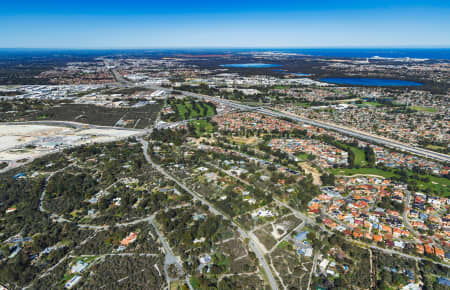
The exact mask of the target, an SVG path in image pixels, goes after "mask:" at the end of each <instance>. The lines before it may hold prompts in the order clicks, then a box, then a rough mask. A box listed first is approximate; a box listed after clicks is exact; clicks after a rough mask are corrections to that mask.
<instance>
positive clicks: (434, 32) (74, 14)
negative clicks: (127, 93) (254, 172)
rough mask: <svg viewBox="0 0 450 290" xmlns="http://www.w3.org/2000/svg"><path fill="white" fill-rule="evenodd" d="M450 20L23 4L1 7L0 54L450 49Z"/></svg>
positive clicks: (354, 7)
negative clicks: (120, 50) (0, 50)
mask: <svg viewBox="0 0 450 290" xmlns="http://www.w3.org/2000/svg"><path fill="white" fill-rule="evenodd" d="M367 2H370V3H367ZM448 15H450V3H448V2H446V1H436V0H431V1H416V0H412V1H406V0H398V1H389V0H379V1H354V0H353V1H335V0H328V1H327V0H324V1H320V2H319V3H315V2H312V1H278V2H273V1H266V0H261V1H255V0H252V1H237V0H231V1H226V2H214V3H212V2H210V1H165V2H164V1H140V0H129V1H117V0H110V1H103V0H101V1H86V0H80V1H76V2H75V1H73V3H72V2H67V1H66V2H63V1H54V0H43V1H29V0H25V1H20V2H19V1H11V2H10V3H2V9H1V11H0V35H1V36H2V37H1V38H0V47H2V48H100V49H104V48H201V47H208V48H233V47H239V48H252V47H253V48H256V47H264V48H273V47H278V48H288V47H298V48H303V47H305V48H307V47H450V34H449V31H450V17H448Z"/></svg>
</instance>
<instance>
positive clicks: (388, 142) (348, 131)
mask: <svg viewBox="0 0 450 290" xmlns="http://www.w3.org/2000/svg"><path fill="white" fill-rule="evenodd" d="M112 72H113V74H114V75H115V77H116V79H117V81H118V82H121V83H123V84H125V85H138V84H134V83H131V82H129V81H127V80H125V79H124V78H123V77H121V76H120V74H119V73H118V72H117V71H115V70H112ZM140 86H142V85H140ZM143 86H144V87H148V88H151V89H157V90H165V91H172V89H170V88H162V87H159V86H148V85H143ZM177 91H178V92H180V93H182V94H183V95H184V96H188V97H193V98H197V99H203V100H209V101H213V102H217V103H221V104H224V105H227V106H230V107H232V108H236V109H240V110H244V111H255V112H258V113H261V114H264V115H269V116H273V117H278V118H287V119H290V120H292V121H295V122H301V123H304V124H308V125H312V126H316V127H320V128H324V129H327V130H333V131H336V132H339V133H341V134H345V135H348V136H352V137H355V138H358V139H361V140H366V141H368V142H371V143H376V144H380V145H383V146H386V147H390V148H393V149H396V150H400V151H404V152H408V153H411V154H415V155H417V156H421V157H425V158H429V159H434V160H437V161H440V162H445V163H450V156H449V155H447V154H443V153H439V152H434V151H431V150H427V149H423V148H418V147H414V146H411V145H408V144H405V143H401V142H398V141H395V140H392V139H388V138H385V137H381V136H377V135H373V134H369V133H367V132H362V131H359V130H357V129H355V128H349V127H344V126H340V125H337V124H331V123H327V122H323V121H317V120H312V119H308V118H304V117H300V116H297V115H293V114H290V113H285V112H276V111H273V110H269V109H265V108H262V107H253V106H248V105H244V104H240V103H237V102H233V101H230V100H226V99H221V98H217V97H211V96H208V95H202V94H197V93H192V92H188V91H180V90H177Z"/></svg>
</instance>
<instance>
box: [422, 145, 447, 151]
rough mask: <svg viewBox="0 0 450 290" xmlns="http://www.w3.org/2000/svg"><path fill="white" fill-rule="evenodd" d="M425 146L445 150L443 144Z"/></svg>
mask: <svg viewBox="0 0 450 290" xmlns="http://www.w3.org/2000/svg"><path fill="white" fill-rule="evenodd" d="M425 148H427V149H430V150H445V149H446V147H444V146H438V145H427V146H426V147H425Z"/></svg>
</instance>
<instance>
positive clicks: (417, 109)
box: [410, 106, 437, 113]
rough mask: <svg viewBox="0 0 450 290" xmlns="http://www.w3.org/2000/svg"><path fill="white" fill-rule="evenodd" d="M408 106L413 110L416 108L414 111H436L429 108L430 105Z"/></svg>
mask: <svg viewBox="0 0 450 290" xmlns="http://www.w3.org/2000/svg"><path fill="white" fill-rule="evenodd" d="M410 108H411V109H413V110H416V111H422V112H430V113H434V112H436V111H437V109H435V108H430V107H418V106H416V107H410Z"/></svg>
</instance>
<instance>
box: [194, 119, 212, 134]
mask: <svg viewBox="0 0 450 290" xmlns="http://www.w3.org/2000/svg"><path fill="white" fill-rule="evenodd" d="M191 123H192V125H194V127H195V133H196V134H197V136H201V135H202V134H203V133H208V134H210V133H212V132H214V126H213V125H212V124H211V123H209V122H208V121H206V120H196V121H192V122H191Z"/></svg>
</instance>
